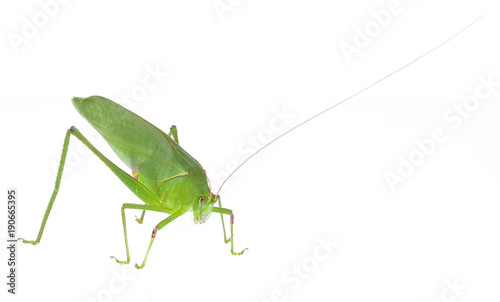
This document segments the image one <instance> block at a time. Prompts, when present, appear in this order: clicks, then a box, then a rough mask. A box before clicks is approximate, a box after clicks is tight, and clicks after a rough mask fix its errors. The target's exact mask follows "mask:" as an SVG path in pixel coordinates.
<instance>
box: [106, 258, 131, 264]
mask: <svg viewBox="0 0 500 302" xmlns="http://www.w3.org/2000/svg"><path fill="white" fill-rule="evenodd" d="M109 258H111V259H115V261H116V262H117V263H119V264H128V263H129V261H120V260H118V258H116V257H115V256H110V257H109Z"/></svg>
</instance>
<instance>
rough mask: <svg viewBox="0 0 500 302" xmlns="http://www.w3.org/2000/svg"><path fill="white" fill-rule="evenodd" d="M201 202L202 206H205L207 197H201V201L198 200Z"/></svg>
mask: <svg viewBox="0 0 500 302" xmlns="http://www.w3.org/2000/svg"><path fill="white" fill-rule="evenodd" d="M198 201H199V202H200V205H201V206H202V205H204V204H205V196H202V197H200V199H199V200H198Z"/></svg>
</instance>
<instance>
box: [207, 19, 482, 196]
mask: <svg viewBox="0 0 500 302" xmlns="http://www.w3.org/2000/svg"><path fill="white" fill-rule="evenodd" d="M482 17H483V15H480V16H479V17H478V18H476V19H475V20H474V21H472V22H471V23H469V25H467V26H466V27H464V28H463V29H461V30H460V31H459V32H457V33H456V34H454V35H453V36H451V37H450V38H448V39H446V40H445V41H444V42H442V43H441V44H439V45H438V46H436V47H434V48H432V49H431V50H429V51H427V52H426V53H424V54H422V55H420V56H418V57H417V58H415V59H413V60H412V61H410V62H409V63H407V64H405V65H403V66H401V67H400V68H398V69H396V70H394V71H393V72H391V73H389V74H388V75H386V76H384V77H383V78H381V79H380V80H378V81H376V82H374V83H372V84H370V85H368V86H366V87H365V88H363V89H361V90H360V91H358V92H356V93H355V94H353V95H351V96H349V97H347V98H345V99H343V100H342V101H340V102H338V103H337V104H335V105H333V106H330V107H328V108H326V109H325V110H323V111H321V112H320V113H317V114H315V115H313V116H311V117H310V118H308V119H306V120H305V121H303V122H301V123H300V124H298V125H296V126H294V127H293V128H291V129H289V130H287V131H285V132H284V133H282V134H280V135H279V136H278V137H276V138H274V139H273V140H272V141H270V142H269V143H267V144H265V145H264V146H263V147H261V148H260V149H259V150H257V151H256V152H255V153H254V154H252V155H250V156H249V157H248V158H247V159H245V160H244V161H243V162H242V163H241V164H240V165H239V166H238V167H236V169H234V171H233V172H231V174H229V176H228V177H227V178H226V179H225V180H224V182H223V183H222V185H221V186H220V188H219V190H218V191H217V194H215V196H217V195H219V192H220V190H221V189H222V187H223V186H224V184H225V183H226V181H227V180H228V179H229V178H230V177H231V176H233V174H234V173H235V172H236V171H238V169H239V168H241V166H243V165H244V164H245V163H246V162H247V161H249V160H250V159H251V158H252V157H254V156H255V155H257V153H259V152H260V151H262V150H264V149H265V148H266V147H267V146H269V145H270V144H272V143H274V142H275V141H277V140H278V139H280V138H282V137H283V136H285V135H286V134H288V133H290V132H292V131H293V130H295V129H297V128H298V127H300V126H302V125H304V124H305V123H307V122H309V121H311V120H313V119H315V118H317V117H318V116H320V115H322V114H323V113H325V112H327V111H329V110H331V109H333V108H335V107H337V106H338V105H340V104H342V103H344V102H346V101H348V100H350V99H352V98H353V97H355V96H357V95H358V94H360V93H362V92H364V91H365V90H367V89H369V88H371V87H373V86H375V85H377V84H378V83H380V82H382V81H383V80H385V79H387V78H389V77H390V76H392V75H394V74H395V73H397V72H399V71H401V70H402V69H404V68H406V67H408V66H410V65H411V64H413V63H415V62H416V61H418V60H420V59H422V58H423V57H425V56H427V55H428V54H430V53H431V52H433V51H434V50H436V49H438V48H440V47H441V46H443V45H444V44H446V43H448V42H449V41H451V40H452V39H453V38H455V37H456V36H458V35H460V34H461V33H462V32H464V31H465V30H466V29H467V28H469V27H470V26H472V24H474V23H476V22H477V21H478V20H479V19H481V18H482Z"/></svg>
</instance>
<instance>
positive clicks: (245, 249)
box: [231, 248, 248, 256]
mask: <svg viewBox="0 0 500 302" xmlns="http://www.w3.org/2000/svg"><path fill="white" fill-rule="evenodd" d="M245 251H248V248H244V249H243V250H242V251H241V252H239V253H235V252H231V254H233V255H235V256H241V255H243V253H244V252H245Z"/></svg>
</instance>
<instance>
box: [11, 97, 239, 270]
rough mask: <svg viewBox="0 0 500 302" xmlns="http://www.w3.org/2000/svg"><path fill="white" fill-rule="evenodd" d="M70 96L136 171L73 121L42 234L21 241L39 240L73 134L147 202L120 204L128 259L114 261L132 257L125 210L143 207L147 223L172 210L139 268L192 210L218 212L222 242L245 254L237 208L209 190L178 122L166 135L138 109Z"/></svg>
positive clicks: (203, 217)
mask: <svg viewBox="0 0 500 302" xmlns="http://www.w3.org/2000/svg"><path fill="white" fill-rule="evenodd" d="M72 101H73V105H74V106H75V108H76V109H77V110H78V112H79V113H80V114H81V115H82V116H83V117H84V118H85V119H86V120H87V121H88V122H89V123H90V124H91V125H92V126H93V127H94V128H95V129H96V130H97V132H99V134H101V135H102V136H103V137H104V139H105V140H106V141H107V142H108V144H109V145H110V146H111V148H112V149H113V151H114V152H115V153H116V154H117V155H118V157H119V158H120V159H121V160H122V161H123V162H124V163H125V164H126V165H127V166H128V167H129V168H130V169H131V170H132V171H133V172H132V174H129V173H126V172H125V171H123V170H122V169H120V168H119V167H118V166H116V165H115V164H114V163H112V162H111V161H110V160H109V159H107V158H106V157H105V156H104V155H102V153H100V152H99V151H98V150H97V149H96V148H95V147H94V146H93V145H92V144H91V143H90V142H89V141H88V140H87V139H86V138H85V137H84V136H83V135H82V134H81V133H80V131H78V129H76V128H75V127H74V126H73V127H71V128H70V129H68V131H67V132H66V137H65V139H64V145H63V151H62V155H61V160H60V163H59V169H58V172H57V178H56V184H55V188H54V191H53V193H52V196H51V198H50V201H49V204H48V206H47V210H46V211H45V215H44V217H43V220H42V225H41V226H40V230H39V232H38V236H37V238H36V240H33V241H31V240H24V239H22V238H19V239H18V240H23V242H24V243H29V244H33V245H36V244H38V243H39V242H40V239H41V238H42V234H43V230H44V228H45V224H46V222H47V219H48V217H49V214H50V210H51V209H52V205H53V204H54V200H55V199H56V196H57V192H58V190H59V185H60V183H61V177H62V173H63V169H64V162H65V160H66V153H67V152H68V145H69V139H70V135H74V136H75V137H76V138H78V139H79V140H80V141H82V142H83V143H84V144H85V145H86V146H87V147H88V148H89V149H90V150H91V151H92V152H93V153H94V154H95V155H97V157H99V159H100V160H101V161H103V162H104V163H105V164H106V165H107V166H108V167H109V168H110V169H111V171H113V173H115V175H116V176H117V177H118V178H119V179H120V180H121V181H122V182H123V183H124V184H125V185H126V186H127V187H128V188H129V189H130V190H131V191H132V192H133V193H134V194H135V195H137V197H139V198H140V199H141V200H142V201H143V202H144V203H145V204H144V205H142V204H130V203H125V204H123V206H122V208H121V214H122V223H123V233H124V236H125V248H126V251H127V260H126V261H120V260H118V259H117V258H116V257H113V256H111V258H113V259H115V260H116V262H118V263H120V264H128V263H129V262H130V254H129V249H128V239H127V223H126V219H125V209H140V210H143V211H142V215H141V218H138V219H136V221H137V222H138V223H140V224H142V222H143V219H144V214H145V212H146V211H156V212H163V213H167V214H170V216H168V217H167V218H166V219H164V220H162V221H161V222H160V223H158V224H157V225H156V226H155V228H154V229H153V233H152V235H151V241H150V243H149V247H148V250H147V252H146V255H145V257H144V260H143V262H142V265H141V266H139V265H137V264H135V267H136V268H138V269H141V268H143V267H144V265H145V264H146V260H147V258H148V254H149V250H150V249H151V246H152V245H153V241H154V239H155V237H156V233H157V231H159V230H161V229H162V228H163V227H164V226H166V225H167V224H169V223H170V222H172V221H174V220H175V219H176V218H178V217H179V216H181V215H182V214H184V213H186V212H189V211H190V212H193V214H194V221H195V223H200V224H201V223H204V222H205V221H207V220H208V218H209V217H210V215H211V214H212V212H215V213H220V214H221V219H222V230H223V232H224V242H225V243H229V242H231V254H233V255H242V254H243V252H244V251H245V250H247V249H244V250H242V251H241V252H239V253H237V252H234V247H233V241H234V240H233V224H234V215H233V211H231V210H229V209H225V208H222V205H221V201H220V196H219V192H220V189H219V192H217V194H213V193H212V192H211V189H210V183H209V181H208V178H207V174H206V172H205V170H204V169H203V167H202V166H201V165H200V163H199V162H198V161H197V160H196V159H194V158H193V157H192V156H191V155H189V154H188V153H187V152H186V151H184V149H182V147H181V146H180V145H179V139H178V137H177V128H176V126H175V125H174V126H172V127H171V128H170V132H169V133H168V134H165V132H163V131H161V130H160V129H158V128H157V127H155V126H154V125H152V124H151V123H149V122H148V121H146V120H144V119H143V118H141V117H140V116H138V115H136V114H135V113H133V112H131V111H129V110H127V109H125V108H123V107H122V106H120V105H118V104H116V103H114V102H113V101H111V100H108V99H106V98H103V97H100V96H91V97H88V98H85V99H84V98H76V97H75V98H73V99H72ZM216 202H218V205H219V206H218V207H217V206H214V205H215V203H216ZM223 214H225V215H229V216H230V225H231V237H230V238H229V239H228V238H227V236H226V229H225V227H224V218H223Z"/></svg>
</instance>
